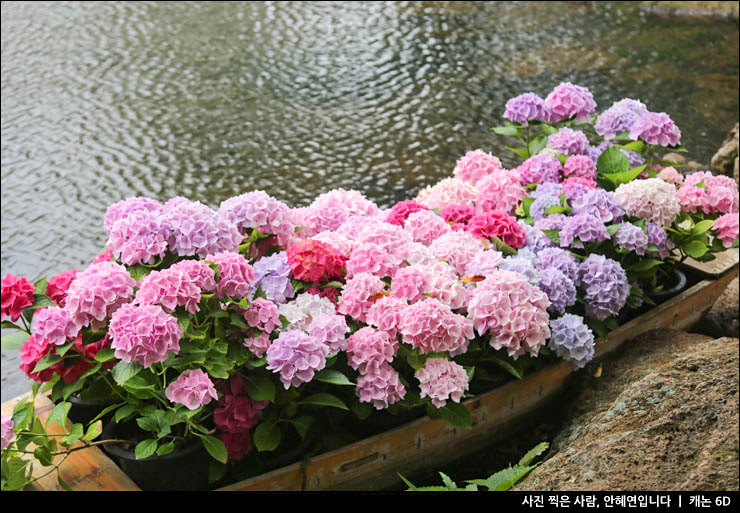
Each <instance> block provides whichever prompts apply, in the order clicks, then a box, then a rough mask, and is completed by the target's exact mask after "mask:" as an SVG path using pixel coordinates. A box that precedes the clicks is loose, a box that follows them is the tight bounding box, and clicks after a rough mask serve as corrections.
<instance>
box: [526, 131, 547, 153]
mask: <svg viewBox="0 0 740 513" xmlns="http://www.w3.org/2000/svg"><path fill="white" fill-rule="evenodd" d="M546 145H547V136H546V135H540V136H539V137H535V138H534V139H532V140H531V141H529V154H530V155H536V154H538V153H539V152H540V151H542V149H543V148H544V147H545V146H546Z"/></svg>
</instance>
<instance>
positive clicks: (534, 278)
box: [498, 255, 540, 286]
mask: <svg viewBox="0 0 740 513" xmlns="http://www.w3.org/2000/svg"><path fill="white" fill-rule="evenodd" d="M498 268H499V269H503V270H504V271H510V272H514V273H519V274H521V275H522V276H524V277H526V278H527V281H528V282H529V283H531V284H532V285H535V286H537V285H538V283H539V281H540V273H539V271H538V270H537V267H536V264H535V263H534V262H532V260H530V259H528V258H524V257H521V256H518V255H517V256H510V257H506V258H504V261H503V262H501V263H500V264H499V266H498Z"/></svg>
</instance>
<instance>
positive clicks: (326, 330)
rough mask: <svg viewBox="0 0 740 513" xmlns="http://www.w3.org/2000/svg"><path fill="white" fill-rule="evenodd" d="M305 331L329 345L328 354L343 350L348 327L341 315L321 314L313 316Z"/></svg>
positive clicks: (345, 344)
mask: <svg viewBox="0 0 740 513" xmlns="http://www.w3.org/2000/svg"><path fill="white" fill-rule="evenodd" d="M307 331H308V334H309V335H310V336H311V337H313V338H314V339H316V340H319V341H321V342H323V343H324V344H326V345H327V346H329V354H335V353H338V352H339V351H344V350H345V348H346V346H347V339H346V338H345V336H346V335H347V333H349V331H350V329H349V326H347V321H346V319H345V318H344V316H343V315H332V314H321V315H318V316H316V317H315V318H313V320H312V321H311V324H309V325H308V328H307Z"/></svg>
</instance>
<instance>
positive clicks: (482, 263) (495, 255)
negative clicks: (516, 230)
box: [462, 249, 504, 278]
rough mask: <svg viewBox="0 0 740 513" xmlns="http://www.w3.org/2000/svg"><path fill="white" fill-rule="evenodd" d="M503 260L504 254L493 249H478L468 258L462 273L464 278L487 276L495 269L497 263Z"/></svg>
mask: <svg viewBox="0 0 740 513" xmlns="http://www.w3.org/2000/svg"><path fill="white" fill-rule="evenodd" d="M503 261H504V256H503V254H502V253H501V252H500V251H497V250H495V249H486V250H484V251H479V252H478V253H476V254H475V256H474V257H473V258H472V259H471V260H470V262H469V263H468V265H467V267H466V268H465V272H464V273H462V275H463V276H464V277H466V278H468V277H471V276H487V275H488V274H490V273H492V272H493V271H495V270H496V269H497V268H498V266H499V264H501V262H503Z"/></svg>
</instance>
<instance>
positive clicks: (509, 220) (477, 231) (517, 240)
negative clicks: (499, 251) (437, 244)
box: [467, 210, 526, 249]
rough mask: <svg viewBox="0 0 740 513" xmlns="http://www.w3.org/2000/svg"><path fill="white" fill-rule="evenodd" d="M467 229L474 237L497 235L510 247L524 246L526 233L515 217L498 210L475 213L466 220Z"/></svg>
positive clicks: (487, 237) (488, 237)
mask: <svg viewBox="0 0 740 513" xmlns="http://www.w3.org/2000/svg"><path fill="white" fill-rule="evenodd" d="M467 230H468V231H469V232H470V233H472V234H473V235H475V236H476V237H483V238H486V239H490V238H491V237H498V238H499V239H501V240H502V241H503V242H504V243H505V244H508V245H509V246H511V247H512V248H515V249H519V248H522V247H524V243H525V242H526V234H525V233H524V229H523V228H522V227H521V226H519V224H518V223H517V222H516V219H515V218H513V217H512V216H510V215H509V214H507V213H505V212H501V211H500V210H492V211H490V212H486V213H483V214H476V215H474V216H473V217H471V218H470V221H468V226H467Z"/></svg>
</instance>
